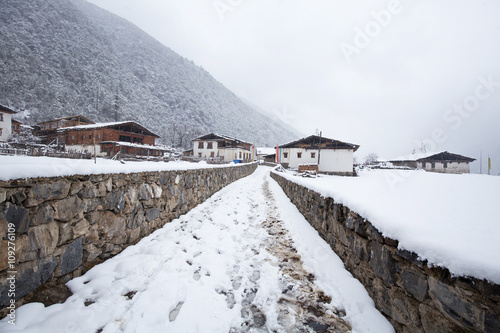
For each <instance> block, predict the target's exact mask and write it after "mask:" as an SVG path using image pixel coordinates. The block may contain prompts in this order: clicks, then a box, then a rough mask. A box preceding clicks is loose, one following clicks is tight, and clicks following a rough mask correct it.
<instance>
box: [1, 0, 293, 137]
mask: <svg viewBox="0 0 500 333" xmlns="http://www.w3.org/2000/svg"><path fill="white" fill-rule="evenodd" d="M0 34H1V43H2V45H1V47H0V76H1V85H0V104H3V105H6V106H9V107H11V108H14V109H15V110H28V112H27V114H29V117H30V119H29V121H30V122H37V121H42V120H47V119H50V118H53V117H59V116H67V115H72V114H83V115H86V116H88V117H90V118H91V119H93V120H95V121H110V120H114V119H115V118H116V117H117V116H118V117H119V118H120V119H122V120H135V121H138V122H140V123H141V124H143V125H145V126H147V127H148V128H150V129H151V130H153V131H154V132H156V133H158V134H159V135H160V136H162V137H163V139H164V140H165V142H166V143H170V144H175V145H184V146H185V147H187V146H189V140H190V139H191V138H193V137H195V136H197V135H200V134H203V133H205V132H211V131H214V132H219V133H221V134H226V135H230V136H235V137H238V138H241V139H243V140H247V141H251V142H256V143H257V144H259V145H266V144H267V145H274V144H277V143H280V142H286V141H289V140H291V139H294V138H296V137H297V133H296V132H295V131H293V130H291V129H289V128H287V127H286V125H284V124H283V123H280V122H278V121H274V120H271V119H270V118H268V117H267V116H265V115H262V114H260V113H258V112H256V111H254V110H253V109H252V108H251V107H249V106H248V105H247V104H245V103H244V102H242V101H241V100H240V99H239V98H238V97H237V96H236V95H235V94H234V93H232V92H231V91H229V90H228V89H227V88H225V87H224V86H223V85H222V84H221V83H219V82H218V81H216V80H215V79H214V78H213V77H212V76H211V75H210V74H209V73H208V72H207V71H205V70H204V69H202V68H200V67H199V66H196V65H195V64H194V63H193V62H192V61H190V60H187V59H185V58H183V57H181V56H179V55H178V54H176V53H175V52H173V51H172V50H171V49H169V48H167V47H165V46H163V45H162V44H161V43H159V42H158V41H156V40H155V39H153V38H152V37H150V36H149V35H147V34H146V33H144V32H143V31H142V30H140V29H139V28H137V27H136V26H134V25H133V24H131V23H129V22H128V21H126V20H124V19H122V18H119V17H117V16H116V15H113V14H111V13H109V12H107V11H105V10H103V9H100V8H98V7H96V6H94V5H92V4H90V3H88V2H86V1H84V0H32V1H29V2H28V1H18V0H2V9H1V10H0Z"/></svg>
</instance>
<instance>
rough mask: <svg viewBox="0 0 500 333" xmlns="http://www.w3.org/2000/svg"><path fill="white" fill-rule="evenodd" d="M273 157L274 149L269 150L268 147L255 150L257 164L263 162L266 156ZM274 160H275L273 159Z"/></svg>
mask: <svg viewBox="0 0 500 333" xmlns="http://www.w3.org/2000/svg"><path fill="white" fill-rule="evenodd" d="M273 154H274V155H275V154H276V148H269V147H260V148H259V147H258V148H257V160H258V161H259V162H261V161H262V162H264V161H265V159H266V157H267V156H271V155H273ZM274 159H276V158H274ZM274 159H273V162H274Z"/></svg>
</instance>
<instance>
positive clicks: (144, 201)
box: [0, 164, 257, 309]
mask: <svg viewBox="0 0 500 333" xmlns="http://www.w3.org/2000/svg"><path fill="white" fill-rule="evenodd" d="M256 167H257V164H246V165H238V166H232V167H224V168H213V169H197V170H188V171H165V172H145V173H134V174H101V175H92V176H71V177H56V178H32V179H26V180H13V181H9V182H0V235H1V238H0V309H2V308H4V307H6V306H7V305H9V302H10V301H11V299H13V297H12V295H9V290H12V288H10V287H11V283H10V282H11V281H14V280H13V279H11V278H12V277H14V279H15V288H14V294H15V297H14V298H15V299H16V300H19V299H21V298H22V297H24V296H26V295H28V294H29V293H31V292H32V291H34V290H35V289H36V288H38V287H39V286H41V285H43V284H44V283H46V282H49V281H55V283H56V284H58V283H64V282H66V281H68V280H69V279H71V278H74V277H76V276H79V275H81V274H82V273H84V272H85V271H87V270H88V269H90V268H91V267H92V266H94V265H95V264H97V263H100V262H102V261H103V260H105V259H107V258H110V257H111V256H114V255H116V254H117V253H119V252H121V251H122V250H123V249H124V248H126V247H127V246H129V245H132V244H135V243H136V242H138V241H139V240H140V239H141V238H143V237H145V236H147V235H149V234H150V233H152V232H153V231H154V230H156V229H158V228H161V227H162V226H163V225H164V224H165V223H167V222H169V221H171V220H173V219H175V218H177V217H179V216H180V215H182V214H185V213H187V212H188V211H189V210H191V209H192V208H194V207H195V206H196V205H198V204H200V203H202V202H203V201H205V200H206V199H207V198H209V197H210V196H211V195H213V194H214V193H215V192H217V191H219V190H220V189H222V188H223V187H224V186H226V185H228V184H230V183H231V182H233V181H235V180H238V179H240V178H242V177H245V176H247V175H249V174H251V173H252V172H253V171H254V170H255V169H256ZM9 238H10V239H9ZM13 239H15V242H14V243H15V251H12V252H11V253H9V251H8V250H13V244H12V242H10V241H11V240H13ZM9 242H10V243H9ZM14 253H15V258H14V256H12V255H13V254H14ZM9 256H10V257H9ZM10 264H12V265H10ZM18 303H19V302H18Z"/></svg>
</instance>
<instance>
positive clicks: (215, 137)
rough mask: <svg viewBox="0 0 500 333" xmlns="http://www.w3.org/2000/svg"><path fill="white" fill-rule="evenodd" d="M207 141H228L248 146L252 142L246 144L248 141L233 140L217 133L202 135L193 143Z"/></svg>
mask: <svg viewBox="0 0 500 333" xmlns="http://www.w3.org/2000/svg"><path fill="white" fill-rule="evenodd" d="M207 140H212V141H226V140H228V141H232V142H235V143H246V144H249V145H251V143H250V142H246V141H243V140H240V139H236V138H232V137H229V136H226V135H220V134H217V133H210V134H205V135H202V136H200V137H197V138H194V139H193V140H191V141H207Z"/></svg>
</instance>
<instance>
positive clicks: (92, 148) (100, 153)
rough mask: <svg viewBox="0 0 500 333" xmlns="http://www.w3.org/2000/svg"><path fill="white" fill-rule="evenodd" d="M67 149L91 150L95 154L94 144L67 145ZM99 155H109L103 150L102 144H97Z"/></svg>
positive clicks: (83, 151) (82, 151)
mask: <svg viewBox="0 0 500 333" xmlns="http://www.w3.org/2000/svg"><path fill="white" fill-rule="evenodd" d="M65 149H66V151H79V152H81V153H85V152H89V153H91V154H92V155H94V145H66V147H65ZM95 149H96V154H97V156H101V157H105V156H107V153H106V152H102V151H101V145H99V144H96V145H95Z"/></svg>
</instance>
